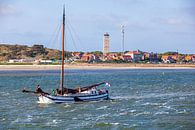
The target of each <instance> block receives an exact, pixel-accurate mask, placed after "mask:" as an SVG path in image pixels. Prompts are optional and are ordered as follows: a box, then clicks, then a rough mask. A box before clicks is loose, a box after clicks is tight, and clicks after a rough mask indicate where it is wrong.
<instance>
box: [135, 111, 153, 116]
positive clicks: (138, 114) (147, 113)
mask: <svg viewBox="0 0 195 130" xmlns="http://www.w3.org/2000/svg"><path fill="white" fill-rule="evenodd" d="M149 114H151V113H150V112H146V111H145V112H140V113H137V114H135V115H134V116H140V115H149Z"/></svg>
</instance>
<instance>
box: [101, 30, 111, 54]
mask: <svg viewBox="0 0 195 130" xmlns="http://www.w3.org/2000/svg"><path fill="white" fill-rule="evenodd" d="M109 44H110V39H109V34H108V33H105V34H104V37H103V54H106V53H108V52H109V49H110V45H109Z"/></svg>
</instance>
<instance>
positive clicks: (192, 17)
mask: <svg viewBox="0 0 195 130" xmlns="http://www.w3.org/2000/svg"><path fill="white" fill-rule="evenodd" d="M63 4H65V6H66V27H65V28H66V29H65V30H66V33H65V35H66V40H65V41H66V42H65V44H66V50H68V51H102V48H103V34H104V33H106V32H108V33H109V34H110V51H112V52H120V51H122V33H121V26H122V25H124V26H125V50H126V51H130V50H137V49H139V50H142V51H146V52H158V53H163V52H167V51H179V53H188V54H195V0H0V43H10V44H22V45H30V46H32V45H33V44H43V45H44V46H45V47H48V48H55V49H60V44H61V40H60V39H61V38H60V36H61V34H60V26H61V22H62V8H63Z"/></svg>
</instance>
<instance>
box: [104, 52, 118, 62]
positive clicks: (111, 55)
mask: <svg viewBox="0 0 195 130" xmlns="http://www.w3.org/2000/svg"><path fill="white" fill-rule="evenodd" d="M105 59H106V60H108V61H113V60H119V57H118V54H117V53H109V54H107V56H105Z"/></svg>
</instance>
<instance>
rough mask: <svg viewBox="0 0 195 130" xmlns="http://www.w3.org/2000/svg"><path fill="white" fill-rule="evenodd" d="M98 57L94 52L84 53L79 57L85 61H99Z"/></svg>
mask: <svg viewBox="0 0 195 130" xmlns="http://www.w3.org/2000/svg"><path fill="white" fill-rule="evenodd" d="M99 59H100V58H99V57H98V56H97V55H94V54H89V53H84V54H83V55H82V57H81V61H86V62H97V61H99Z"/></svg>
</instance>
